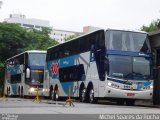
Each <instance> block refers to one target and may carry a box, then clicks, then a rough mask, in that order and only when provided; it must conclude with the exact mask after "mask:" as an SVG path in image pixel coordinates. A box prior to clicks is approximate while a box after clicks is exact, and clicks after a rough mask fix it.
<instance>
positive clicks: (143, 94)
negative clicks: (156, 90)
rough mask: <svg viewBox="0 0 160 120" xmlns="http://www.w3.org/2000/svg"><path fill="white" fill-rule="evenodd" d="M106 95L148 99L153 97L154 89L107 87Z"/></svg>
mask: <svg viewBox="0 0 160 120" xmlns="http://www.w3.org/2000/svg"><path fill="white" fill-rule="evenodd" d="M105 97H110V98H126V99H146V100H147V99H152V97H153V90H144V91H135V90H122V89H116V88H112V87H107V89H106V90H105Z"/></svg>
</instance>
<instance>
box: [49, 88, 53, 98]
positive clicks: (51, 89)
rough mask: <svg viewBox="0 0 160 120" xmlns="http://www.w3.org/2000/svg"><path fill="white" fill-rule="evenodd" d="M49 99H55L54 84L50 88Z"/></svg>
mask: <svg viewBox="0 0 160 120" xmlns="http://www.w3.org/2000/svg"><path fill="white" fill-rule="evenodd" d="M49 99H50V100H53V87H52V86H51V87H50V90H49Z"/></svg>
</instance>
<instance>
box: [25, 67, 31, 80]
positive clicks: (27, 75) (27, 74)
mask: <svg viewBox="0 0 160 120" xmlns="http://www.w3.org/2000/svg"><path fill="white" fill-rule="evenodd" d="M26 78H30V69H29V68H27V69H26Z"/></svg>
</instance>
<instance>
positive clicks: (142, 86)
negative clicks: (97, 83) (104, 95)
mask: <svg viewBox="0 0 160 120" xmlns="http://www.w3.org/2000/svg"><path fill="white" fill-rule="evenodd" d="M107 79H108V80H110V81H113V82H117V83H122V84H124V85H132V83H127V81H122V80H117V79H114V78H107ZM151 83H152V82H149V81H145V82H138V85H137V86H138V87H137V90H140V89H142V88H144V87H145V86H149V85H151Z"/></svg>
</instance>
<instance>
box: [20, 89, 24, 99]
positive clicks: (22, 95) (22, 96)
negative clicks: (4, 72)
mask: <svg viewBox="0 0 160 120" xmlns="http://www.w3.org/2000/svg"><path fill="white" fill-rule="evenodd" d="M20 97H21V98H24V94H23V87H22V88H21V95H20Z"/></svg>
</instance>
